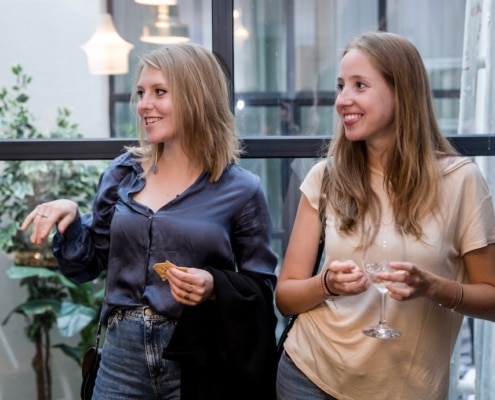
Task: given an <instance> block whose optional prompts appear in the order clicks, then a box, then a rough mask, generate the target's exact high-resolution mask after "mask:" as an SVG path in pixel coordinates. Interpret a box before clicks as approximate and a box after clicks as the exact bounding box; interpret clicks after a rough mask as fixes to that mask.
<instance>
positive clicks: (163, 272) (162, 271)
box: [153, 260, 187, 281]
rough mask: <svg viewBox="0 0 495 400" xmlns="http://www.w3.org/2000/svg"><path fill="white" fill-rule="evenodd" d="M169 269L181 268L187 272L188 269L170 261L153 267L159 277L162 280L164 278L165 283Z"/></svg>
mask: <svg viewBox="0 0 495 400" xmlns="http://www.w3.org/2000/svg"><path fill="white" fill-rule="evenodd" d="M169 268H179V269H180V270H181V271H183V272H187V268H186V267H178V266H177V265H175V264H174V263H173V262H170V261H168V260H166V261H165V262H162V263H156V264H155V265H153V269H154V270H155V272H156V273H157V274H158V275H160V278H162V280H163V281H166V280H167V271H168V269H169Z"/></svg>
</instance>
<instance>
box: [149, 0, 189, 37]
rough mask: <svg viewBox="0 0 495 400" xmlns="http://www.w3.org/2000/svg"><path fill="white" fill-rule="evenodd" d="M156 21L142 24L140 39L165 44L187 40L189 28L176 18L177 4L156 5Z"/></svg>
mask: <svg viewBox="0 0 495 400" xmlns="http://www.w3.org/2000/svg"><path fill="white" fill-rule="evenodd" d="M157 11H158V16H157V19H156V21H151V22H150V23H148V24H146V25H144V27H143V33H142V35H141V37H140V39H141V41H143V42H146V43H155V44H167V43H181V42H188V41H189V29H188V27H187V25H186V24H184V23H182V22H181V21H180V20H179V18H178V15H177V14H178V12H177V11H178V10H177V6H170V5H164V4H162V5H159V6H157Z"/></svg>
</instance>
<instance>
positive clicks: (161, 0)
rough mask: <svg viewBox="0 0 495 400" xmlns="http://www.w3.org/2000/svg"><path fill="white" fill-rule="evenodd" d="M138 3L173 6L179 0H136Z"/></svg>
mask: <svg viewBox="0 0 495 400" xmlns="http://www.w3.org/2000/svg"><path fill="white" fill-rule="evenodd" d="M134 1H135V2H136V3H138V4H146V5H148V6H164V5H165V6H173V5H175V4H177V0H134Z"/></svg>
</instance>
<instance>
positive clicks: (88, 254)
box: [53, 153, 277, 321]
mask: <svg viewBox="0 0 495 400" xmlns="http://www.w3.org/2000/svg"><path fill="white" fill-rule="evenodd" d="M141 173H142V168H141V166H140V164H139V163H138V162H137V161H136V160H135V158H134V156H132V155H131V154H130V153H124V154H122V155H120V156H119V157H117V158H116V159H115V160H113V161H112V163H111V164H110V166H109V167H108V168H107V169H106V170H105V172H104V173H103V174H102V176H101V177H100V182H99V186H98V191H97V194H96V198H95V201H94V205H93V211H92V213H90V214H86V215H83V216H81V217H78V219H77V220H76V221H74V222H73V223H72V225H71V226H70V227H69V229H68V230H67V231H66V232H65V234H64V235H62V234H60V233H59V232H57V233H56V234H55V236H54V239H53V253H54V255H55V257H56V258H57V259H58V262H59V266H60V270H61V272H62V273H63V274H64V275H65V276H66V277H68V278H70V279H72V280H74V281H76V282H87V281H90V280H92V279H95V278H96V277H97V276H98V275H99V274H100V273H101V272H102V271H103V270H105V269H106V270H107V278H106V293H105V300H104V304H103V310H102V319H103V320H104V321H105V320H106V318H107V317H108V316H109V315H110V314H111V313H112V311H113V310H115V309H117V308H132V307H140V306H150V307H151V308H153V309H154V310H155V311H156V312H158V313H160V314H163V315H166V316H168V317H169V318H172V319H178V317H179V316H180V314H181V311H182V307H183V306H182V305H181V304H179V303H177V302H176V301H175V300H174V298H173V297H172V295H171V293H170V287H169V284H168V282H167V281H162V280H161V278H160V277H159V276H158V274H157V273H156V272H155V271H154V270H153V265H154V264H155V263H158V262H164V261H165V260H169V261H171V262H173V263H174V264H176V265H180V266H186V267H193V268H204V267H213V268H220V269H227V270H238V271H249V272H255V273H258V274H260V275H261V276H262V277H263V278H265V281H266V282H267V284H269V285H270V286H271V288H272V289H273V288H274V286H275V283H276V276H275V274H274V270H275V267H276V265H277V257H276V255H275V254H274V252H273V251H272V249H271V247H270V235H271V229H272V226H271V220H270V215H269V211H268V206H267V203H266V199H265V195H264V193H263V189H262V186H261V182H260V179H259V177H258V176H256V175H254V174H252V173H251V172H249V171H247V170H245V169H243V168H241V167H240V166H238V165H236V164H232V165H230V166H229V167H227V168H226V169H225V171H224V173H223V174H222V176H221V178H220V179H219V180H218V181H217V182H214V183H210V182H208V178H209V175H208V174H206V173H203V174H202V175H201V176H200V177H199V178H198V179H197V181H196V182H195V183H193V184H192V185H191V186H190V187H189V188H188V189H187V190H186V191H184V192H183V193H182V194H180V195H179V196H178V197H176V198H175V199H173V200H172V201H170V202H169V203H167V204H166V205H164V206H163V207H162V208H160V209H159V210H157V211H156V212H153V211H152V210H151V209H150V208H148V207H147V206H145V205H143V204H141V203H138V202H136V201H134V200H133V194H134V193H137V192H139V191H140V190H141V189H142V188H143V186H144V184H145V181H144V178H142V177H141V176H140V175H141Z"/></svg>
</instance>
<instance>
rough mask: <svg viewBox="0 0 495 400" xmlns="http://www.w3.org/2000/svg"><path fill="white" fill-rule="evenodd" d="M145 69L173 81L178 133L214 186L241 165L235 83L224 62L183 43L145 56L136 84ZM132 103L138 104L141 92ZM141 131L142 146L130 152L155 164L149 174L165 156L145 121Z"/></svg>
mask: <svg viewBox="0 0 495 400" xmlns="http://www.w3.org/2000/svg"><path fill="white" fill-rule="evenodd" d="M145 66H150V67H152V68H156V69H159V70H160V71H162V72H163V74H164V75H165V77H166V79H167V81H168V85H169V90H170V93H171V96H172V107H173V109H172V112H173V116H174V120H175V124H176V134H177V135H178V137H179V138H180V141H181V143H182V147H183V150H184V152H185V154H186V155H187V156H188V157H189V158H191V159H194V160H196V161H198V162H199V163H200V164H201V165H202V167H203V169H204V170H205V171H206V172H208V173H209V174H210V182H214V181H217V180H218V179H219V178H220V176H221V175H222V172H223V171H224V169H225V168H226V167H227V166H228V164H230V163H236V162H237V161H238V157H239V155H240V152H241V149H240V141H239V138H238V136H237V134H236V131H235V120H234V115H233V113H232V110H231V108H230V99H229V83H228V80H227V76H226V74H225V73H224V71H223V69H222V66H221V65H220V63H219V61H218V60H217V59H216V57H215V55H213V53H212V52H210V51H209V50H207V49H205V48H204V47H202V46H200V45H197V44H193V43H181V44H171V45H166V46H163V47H160V48H158V49H156V50H154V51H152V52H150V53H148V54H146V55H144V56H143V57H141V59H140V62H139V64H138V66H137V69H136V76H135V82H136V83H137V81H138V80H139V77H140V75H141V72H142V70H143V68H144V67H145ZM135 86H136V84H135ZM131 101H132V103H134V104H135V103H136V102H137V94H136V93H133V95H132V98H131ZM138 131H139V146H135V147H128V148H127V149H128V150H129V151H130V152H132V153H133V154H135V155H137V156H138V157H140V161H141V162H146V164H148V165H149V167H148V168H147V169H146V170H145V174H146V173H148V172H149V170H150V169H151V166H152V164H153V162H154V161H156V159H157V158H158V157H160V155H161V152H162V151H163V144H150V143H148V142H147V141H146V134H145V132H144V129H143V122H142V121H139V123H138Z"/></svg>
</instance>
